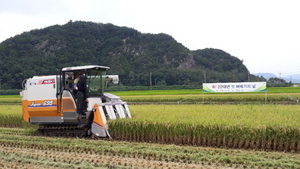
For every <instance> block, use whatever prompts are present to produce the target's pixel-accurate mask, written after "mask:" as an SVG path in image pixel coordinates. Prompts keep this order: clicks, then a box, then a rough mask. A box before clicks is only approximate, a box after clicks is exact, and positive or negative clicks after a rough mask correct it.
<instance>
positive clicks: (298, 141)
mask: <svg viewBox="0 0 300 169" xmlns="http://www.w3.org/2000/svg"><path fill="white" fill-rule="evenodd" d="M142 107H143V108H142ZM142 107H140V106H135V110H136V112H135V113H133V116H134V118H133V119H121V120H115V121H109V127H110V128H109V130H110V133H111V135H112V137H113V138H115V139H119V140H128V141H139V142H155V143H168V144H180V145H198V146H213V147H228V148H245V149H261V150H277V151H295V152H299V151H300V127H299V123H298V122H299V115H298V112H297V111H296V110H297V109H298V108H297V107H296V106H292V105H289V106H283V105H275V106H274V105H273V106H270V105H257V106H253V105H251V106H248V105H238V106H233V105H226V106H224V105H221V106H216V105H214V106H213V107H214V108H213V110H214V111H211V108H212V106H199V105H198V106H196V105H195V106H192V105H189V106H183V107H181V106H166V105H156V106H152V107H151V108H150V107H148V106H142ZM139 108H140V109H139ZM160 109H161V110H160ZM192 109H194V111H193V110H192ZM294 109H295V110H294ZM292 110H293V111H292ZM210 111H211V112H210ZM281 111H282V112H281ZM291 111H292V112H291Z"/></svg>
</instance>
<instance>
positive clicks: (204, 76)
mask: <svg viewBox="0 0 300 169" xmlns="http://www.w3.org/2000/svg"><path fill="white" fill-rule="evenodd" d="M203 78H204V83H206V70H204V74H203Z"/></svg>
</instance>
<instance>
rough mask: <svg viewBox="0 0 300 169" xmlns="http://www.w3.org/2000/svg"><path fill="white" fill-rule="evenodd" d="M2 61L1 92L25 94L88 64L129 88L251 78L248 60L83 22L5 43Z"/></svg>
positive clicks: (0, 49) (33, 32) (1, 48)
mask: <svg viewBox="0 0 300 169" xmlns="http://www.w3.org/2000/svg"><path fill="white" fill-rule="evenodd" d="M0 58H1V60H0V79H1V88H2V89H4V88H6V89H8V88H12V89H20V88H21V82H22V80H23V79H26V78H29V77H32V76H34V75H50V74H57V73H58V71H59V70H60V69H61V68H62V67H66V66H79V65H89V64H96V65H103V66H109V67H111V70H110V71H109V72H108V74H118V75H119V76H120V82H121V84H122V85H126V86H135V85H142V86H143V85H148V86H149V85H150V82H152V84H151V85H183V84H186V85H195V84H196V85H198V84H199V85H201V84H202V82H210V83H211V82H244V81H248V79H249V75H248V70H247V68H246V66H245V65H244V64H243V61H241V60H240V59H238V58H237V57H234V56H231V55H230V54H228V53H226V52H224V51H222V50H219V49H203V50H196V51H191V50H189V49H188V48H186V47H184V46H183V45H182V44H180V43H178V42H177V41H176V40H175V39H174V38H173V37H171V36H170V35H167V34H162V33H161V34H143V33H140V32H139V31H137V30H134V29H132V28H128V27H119V26H115V25H113V24H102V23H93V22H83V21H76V22H72V21H69V22H68V23H67V24H65V25H54V26H49V27H46V28H43V29H37V30H31V31H29V32H24V33H22V34H20V35H17V36H15V37H12V38H9V39H7V40H5V41H3V42H2V43H1V44H0ZM250 76H251V78H250V79H253V80H254V77H255V78H256V79H255V80H257V78H258V77H256V76H254V75H250ZM150 77H151V80H150Z"/></svg>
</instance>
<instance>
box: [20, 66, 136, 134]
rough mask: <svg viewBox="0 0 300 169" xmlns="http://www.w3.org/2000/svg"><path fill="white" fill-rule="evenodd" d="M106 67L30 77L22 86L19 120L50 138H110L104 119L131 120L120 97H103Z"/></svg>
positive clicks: (114, 78) (109, 78)
mask: <svg viewBox="0 0 300 169" xmlns="http://www.w3.org/2000/svg"><path fill="white" fill-rule="evenodd" d="M109 69H110V68H109V67H106V66H98V65H88V66H76V67H66V68H63V69H62V70H61V71H60V74H59V75H50V76H34V77H32V78H29V79H25V80H24V81H23V83H22V86H23V89H24V90H23V91H22V92H20V96H21V97H22V116H23V120H24V121H26V122H30V123H31V124H38V125H39V126H40V128H39V131H40V132H42V133H43V134H45V135H53V136H91V135H93V136H97V137H110V135H109V132H108V125H107V119H110V120H114V119H117V118H131V115H130V112H129V109H128V105H127V103H126V102H123V101H122V100H121V99H120V97H118V96H115V95H113V94H110V93H104V88H105V84H106V83H107V82H108V81H112V82H114V83H118V81H119V78H118V76H117V75H106V71H107V70H109Z"/></svg>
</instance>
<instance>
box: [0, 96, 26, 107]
mask: <svg viewBox="0 0 300 169" xmlns="http://www.w3.org/2000/svg"><path fill="white" fill-rule="evenodd" d="M0 104H17V105H20V104H22V100H21V98H20V97H19V98H15V97H0Z"/></svg>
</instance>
